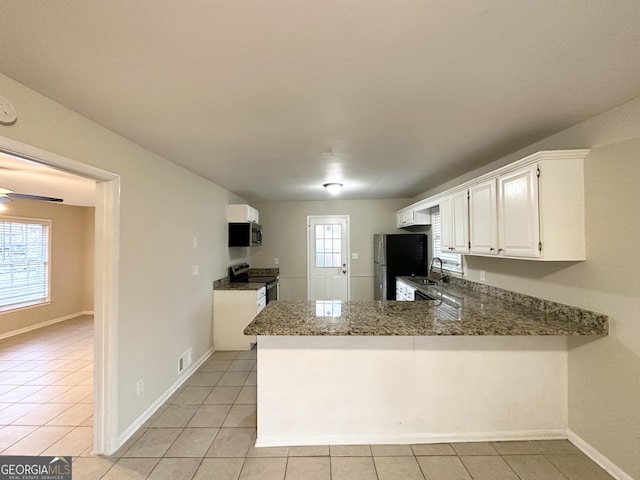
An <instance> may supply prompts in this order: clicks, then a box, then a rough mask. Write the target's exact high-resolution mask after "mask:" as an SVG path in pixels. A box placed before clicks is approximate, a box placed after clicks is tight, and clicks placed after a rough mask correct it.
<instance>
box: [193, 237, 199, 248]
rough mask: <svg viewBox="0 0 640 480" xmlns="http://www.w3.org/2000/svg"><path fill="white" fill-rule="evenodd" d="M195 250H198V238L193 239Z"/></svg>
mask: <svg viewBox="0 0 640 480" xmlns="http://www.w3.org/2000/svg"><path fill="white" fill-rule="evenodd" d="M193 248H198V237H193Z"/></svg>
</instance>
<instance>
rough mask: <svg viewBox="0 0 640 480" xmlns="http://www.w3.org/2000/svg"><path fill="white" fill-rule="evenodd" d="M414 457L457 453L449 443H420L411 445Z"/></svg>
mask: <svg viewBox="0 0 640 480" xmlns="http://www.w3.org/2000/svg"><path fill="white" fill-rule="evenodd" d="M411 449H412V450H413V454H414V455H423V456H426V455H440V456H442V455H455V454H456V452H455V450H454V449H453V447H452V446H451V445H449V444H448V443H420V444H415V445H411Z"/></svg>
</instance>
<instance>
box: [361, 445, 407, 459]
mask: <svg viewBox="0 0 640 480" xmlns="http://www.w3.org/2000/svg"><path fill="white" fill-rule="evenodd" d="M371 453H372V454H373V456H374V457H395V456H407V455H413V450H411V445H371Z"/></svg>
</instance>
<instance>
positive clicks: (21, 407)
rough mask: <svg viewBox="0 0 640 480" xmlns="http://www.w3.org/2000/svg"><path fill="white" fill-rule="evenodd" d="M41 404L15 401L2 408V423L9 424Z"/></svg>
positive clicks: (0, 420)
mask: <svg viewBox="0 0 640 480" xmlns="http://www.w3.org/2000/svg"><path fill="white" fill-rule="evenodd" d="M39 406H40V405H39V404H37V403H13V404H11V405H10V406H8V407H6V408H3V409H2V410H0V425H9V424H10V423H13V422H14V421H16V420H18V419H19V418H22V417H24V416H25V415H28V414H29V413H30V412H32V411H34V410H35V409H36V408H38V407H39Z"/></svg>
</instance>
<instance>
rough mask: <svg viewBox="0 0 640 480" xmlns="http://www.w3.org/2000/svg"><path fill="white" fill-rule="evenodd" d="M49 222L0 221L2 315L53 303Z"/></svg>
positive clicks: (34, 220)
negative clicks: (10, 311)
mask: <svg viewBox="0 0 640 480" xmlns="http://www.w3.org/2000/svg"><path fill="white" fill-rule="evenodd" d="M50 229H51V222H50V221H48V220H36V219H20V218H9V217H3V218H0V311H6V310H12V309H17V308H22V307H26V306H31V305H37V304H40V303H45V302H48V301H49V291H50V288H49V277H50V275H49V231H50Z"/></svg>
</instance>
